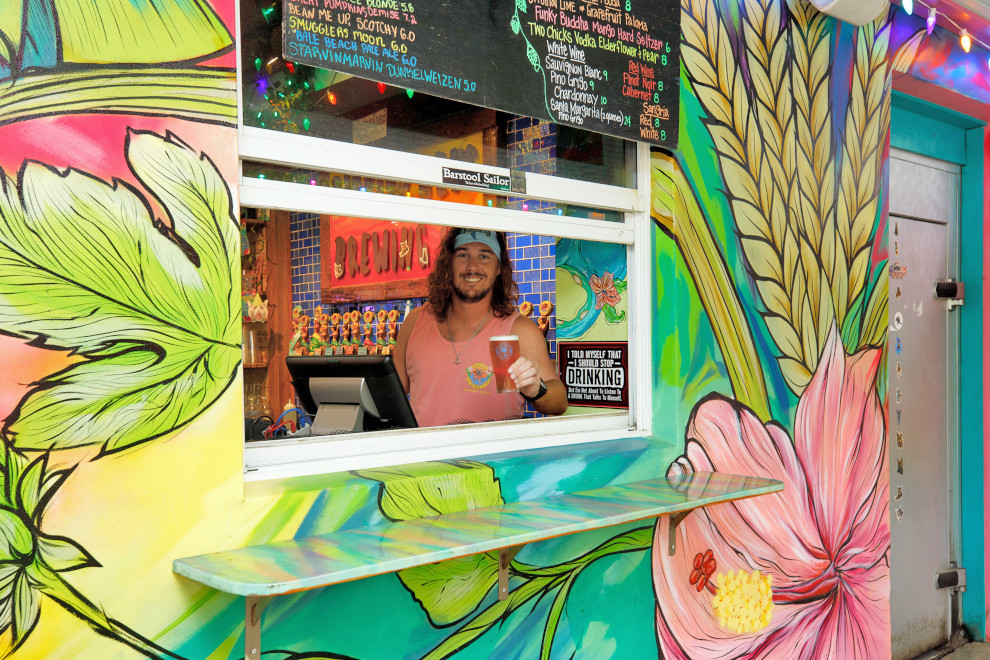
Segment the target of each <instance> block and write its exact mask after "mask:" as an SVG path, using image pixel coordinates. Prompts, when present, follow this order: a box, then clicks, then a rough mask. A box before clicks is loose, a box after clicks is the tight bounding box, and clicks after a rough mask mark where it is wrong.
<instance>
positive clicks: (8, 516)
mask: <svg viewBox="0 0 990 660" xmlns="http://www.w3.org/2000/svg"><path fill="white" fill-rule="evenodd" d="M32 550H34V538H33V536H32V535H31V530H30V529H29V528H28V526H27V525H26V524H25V523H24V519H23V518H21V516H20V515H18V513H17V511H15V510H13V509H10V508H9V507H6V506H0V562H8V561H20V560H21V559H22V558H23V557H27V556H28V555H29V554H30V553H31V551H32Z"/></svg>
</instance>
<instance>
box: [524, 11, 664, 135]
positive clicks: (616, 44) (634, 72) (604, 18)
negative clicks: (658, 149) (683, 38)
mask: <svg viewBox="0 0 990 660" xmlns="http://www.w3.org/2000/svg"><path fill="white" fill-rule="evenodd" d="M647 2H653V3H655V4H661V3H660V2H657V0H637V3H636V6H637V7H642V8H643V11H637V10H636V9H634V6H633V2H632V1H631V0H583V1H582V0H526V4H527V6H528V12H526V14H527V15H525V16H524V15H523V13H522V12H519V13H517V16H518V20H519V21H520V26H519V27H520V28H521V33H522V35H523V37H524V39H525V40H526V43H527V52H528V53H529V58H530V60H531V61H532V60H533V59H534V58H533V54H532V49H535V51H536V54H537V55H538V57H539V60H538V63H537V62H533V66H534V68H536V67H537V66H539V68H540V69H542V71H543V73H544V78H545V83H546V101H547V110H548V111H549V113H550V115H551V116H552V117H553V118H555V119H556V120H557V121H558V122H559V123H565V124H571V125H574V126H582V127H586V128H589V130H599V131H601V132H608V133H611V132H614V127H615V126H620V127H622V128H624V129H625V131H624V132H625V133H626V134H627V135H628V134H629V133H633V135H635V137H637V138H639V139H640V140H643V141H648V142H653V143H657V144H665V145H669V146H673V144H675V143H676V133H677V114H676V112H674V110H675V109H676V106H675V105H674V104H676V99H677V87H676V80H677V74H678V66H677V52H676V50H675V49H676V39H677V36H678V32H677V31H676V29H675V30H674V31H673V33H672V34H671V31H670V30H665V29H664V27H665V26H664V25H662V22H663V21H662V20H661V18H660V17H659V15H658V14H657V13H656V12H654V11H652V10H650V9H647V7H648V5H647ZM672 51H673V53H672ZM672 105H673V106H674V107H672ZM609 129H612V130H609Z"/></svg>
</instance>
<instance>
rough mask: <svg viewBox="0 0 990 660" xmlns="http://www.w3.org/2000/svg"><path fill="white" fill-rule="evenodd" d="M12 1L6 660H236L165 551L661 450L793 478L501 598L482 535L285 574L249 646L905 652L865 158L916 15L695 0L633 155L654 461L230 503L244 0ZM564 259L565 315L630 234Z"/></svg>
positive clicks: (287, 531) (208, 598)
mask: <svg viewBox="0 0 990 660" xmlns="http://www.w3.org/2000/svg"><path fill="white" fill-rule="evenodd" d="M522 4H523V5H524V4H525V3H524V2H523V3H522ZM0 5H2V6H3V7H4V9H6V10H7V11H0V16H3V19H2V20H0V36H2V37H3V38H2V39H0V144H3V145H4V149H3V153H0V168H2V172H3V173H2V195H0V351H3V353H4V365H5V369H4V371H8V370H10V371H11V372H16V373H6V374H0V415H2V417H3V426H2V429H0V433H2V439H3V445H4V446H3V449H2V452H0V638H2V641H3V643H4V645H5V646H4V648H3V650H2V655H3V657H8V656H15V657H18V658H85V657H101V658H102V657H113V654H119V657H128V658H133V657H139V656H145V657H150V658H160V657H172V658H196V659H201V658H209V659H210V660H214V659H219V658H234V657H239V656H240V652H239V650H240V648H242V643H243V603H242V602H241V601H238V600H236V599H233V598H230V597H226V596H223V595H219V594H217V593H215V592H210V591H208V590H196V588H195V586H190V584H189V583H186V582H181V581H180V580H179V579H178V578H176V577H175V576H173V575H172V574H171V572H170V569H169V561H170V559H171V558H174V557H178V556H183V554H195V553H200V552H207V551H210V550H215V549H218V548H219V547H221V546H224V547H234V546H237V545H243V544H248V543H261V542H267V541H270V540H274V539H281V538H287V537H291V536H294V535H307V534H313V533H319V532H320V531H329V530H332V529H335V528H339V527H340V526H342V525H345V524H348V525H356V524H362V523H366V522H369V521H370V522H374V521H376V520H381V519H392V520H401V519H407V518H412V517H421V516H425V515H436V513H442V512H443V511H444V510H456V509H458V508H465V507H469V506H484V505H492V504H497V503H499V502H502V501H504V500H508V499H510V498H519V497H522V496H524V495H525V494H532V493H534V492H535V493H553V492H557V491H558V490H562V489H565V488H567V487H568V484H572V483H573V482H574V481H575V480H578V479H582V478H590V477H589V475H594V476H595V478H600V479H602V480H604V481H608V480H611V479H619V478H628V477H629V475H630V474H633V473H635V471H636V470H639V471H644V470H652V471H654V472H655V471H656V470H657V469H660V470H662V469H667V470H668V471H669V472H670V473H672V474H676V473H682V472H689V471H693V470H716V471H724V472H740V473H746V474H751V475H754V476H763V477H772V478H776V479H781V480H783V481H784V482H785V483H786V488H785V490H784V492H783V493H782V494H780V495H774V496H770V497H764V498H759V499H755V500H752V501H751V502H743V503H739V504H737V505H734V506H730V507H723V508H720V509H717V510H716V509H713V510H711V511H708V512H697V513H695V514H692V515H691V516H690V517H688V518H687V519H686V520H685V521H684V522H683V523H682V524H681V525H680V526H679V527H678V532H677V533H678V535H679V538H678V541H677V542H678V547H680V548H681V550H680V551H679V552H678V554H677V555H676V556H674V557H670V556H668V555H667V553H666V542H664V541H662V540H661V539H659V538H658V537H657V535H658V534H659V531H660V530H659V528H654V526H652V525H639V526H629V527H626V528H622V529H618V530H612V531H609V532H607V533H605V534H604V535H600V536H585V535H579V536H581V538H579V539H563V540H560V541H558V542H552V543H550V542H548V543H547V544H546V545H543V546H541V547H539V548H534V549H532V552H531V554H529V555H526V554H523V555H520V557H519V558H517V560H514V561H513V563H512V566H511V569H510V573H511V575H512V580H513V583H512V584H513V588H512V591H511V594H510V596H509V597H508V598H507V599H506V600H503V601H499V600H497V597H496V596H495V589H496V586H495V584H496V559H495V557H494V556H493V555H491V554H485V555H479V556H475V557H468V558H464V559H458V560H452V561H447V562H443V563H441V564H437V565H434V566H429V567H423V568H418V569H409V570H407V571H403V572H401V573H399V574H398V575H385V576H378V577H375V578H369V579H368V580H362V581H361V582H360V583H350V584H345V585H339V586H337V587H333V588H330V589H326V590H323V591H322V592H320V593H312V594H304V595H293V596H287V597H284V598H283V599H281V602H280V603H279V604H277V605H273V606H271V608H270V609H269V611H268V613H266V616H267V617H271V618H270V619H269V620H266V629H265V639H266V640H271V642H270V643H271V646H268V645H267V644H268V643H267V642H266V647H265V650H264V652H263V654H262V655H263V657H265V658H267V659H274V660H290V659H295V658H362V659H363V660H372V659H377V658H381V659H388V660H392V659H394V658H400V657H402V658H429V659H430V660H439V659H440V658H448V657H454V656H456V657H458V658H488V657H505V658H541V659H542V658H551V657H586V658H609V657H643V658H654V657H657V655H658V654H659V655H660V656H661V657H663V658H692V659H696V660H710V659H712V658H791V657H802V658H823V659H824V658H834V657H840V658H842V657H849V658H883V657H889V611H888V602H887V599H888V593H889V585H888V582H889V578H888V575H887V565H886V554H887V552H888V550H889V529H888V522H887V514H886V510H887V502H888V475H887V468H886V460H887V447H886V444H885V442H886V441H885V421H884V420H885V405H886V404H885V400H886V392H885V384H884V382H883V380H882V378H880V377H879V376H878V366H879V364H881V363H882V360H883V356H884V354H883V351H884V346H885V342H886V326H887V321H886V317H887V278H886V256H887V255H886V242H885V238H884V234H885V226H884V223H883V218H884V210H885V209H884V206H885V198H884V194H885V193H884V180H885V168H886V163H887V150H888V133H889V121H890V85H891V78H890V69H891V66H892V63H893V62H898V61H901V60H904V59H905V58H908V57H915V56H918V52H919V49H922V50H923V49H924V47H925V44H924V39H923V38H921V37H920V36H919V35H918V34H917V31H914V32H911V34H909V35H907V36H905V37H904V39H905V40H904V41H903V42H901V41H898V42H896V43H895V42H894V41H893V40H892V36H891V35H892V32H891V24H890V22H889V19H888V17H887V16H881V17H879V18H878V19H877V21H876V22H874V23H872V24H870V25H867V26H864V27H862V28H858V29H854V28H851V27H849V26H845V25H840V24H839V23H838V22H837V21H835V20H833V19H829V18H827V17H824V16H822V15H819V14H817V13H816V12H815V11H814V10H813V9H811V8H810V6H809V5H807V4H806V3H800V2H797V1H794V2H785V1H783V0H749V1H747V2H744V3H738V2H734V1H732V2H730V1H729V0H720V1H718V2H713V1H706V0H682V5H681V8H682V38H683V44H682V63H681V82H682V85H681V112H682V115H681V119H680V122H681V128H680V134H681V147H680V148H679V149H678V151H677V152H676V153H675V154H674V155H673V156H666V155H663V154H660V153H657V154H654V158H653V172H652V185H653V189H652V218H653V221H654V227H655V231H654V237H655V239H654V244H653V245H652V246H650V247H651V248H652V251H653V256H654V262H655V270H656V277H657V280H658V281H657V283H656V284H657V286H655V287H654V289H655V290H656V291H657V301H656V309H657V313H656V314H655V318H654V319H653V337H652V340H653V353H654V355H655V356H657V358H658V362H657V364H658V366H656V367H655V370H656V372H657V373H656V374H655V377H654V389H655V392H654V401H656V402H658V403H657V404H656V407H657V411H658V412H663V413H664V419H665V422H664V423H665V424H676V425H677V431H676V436H675V435H674V434H673V432H671V434H670V436H669V437H664V438H660V439H659V440H658V444H659V445H661V446H663V449H662V454H663V455H662V459H663V460H662V461H657V460H656V457H657V454H643V455H644V456H647V457H648V459H649V460H645V461H641V462H640V463H636V462H635V460H636V459H628V460H627V459H626V457H625V456H604V455H597V454H596V453H595V452H596V449H594V448H590V449H587V448H586V449H582V450H581V451H582V452H584V454H585V455H584V457H583V458H581V459H573V460H564V459H561V458H560V457H559V455H558V454H555V453H553V450H547V452H546V455H547V456H551V457H552V460H551V459H548V460H547V461H546V462H541V461H538V460H533V459H532V456H530V457H525V458H520V457H518V456H517V457H515V458H511V459H508V458H499V457H496V458H492V457H487V458H484V460H481V459H479V460H462V461H447V462H438V463H427V464H422V465H417V466H402V467H401V468H392V469H381V470H364V471H359V472H355V473H354V474H348V475H333V476H331V477H327V478H326V479H327V481H326V482H323V483H321V485H320V486H319V487H311V488H307V486H306V484H303V485H300V484H297V483H293V484H281V485H280V486H279V487H278V488H276V487H274V486H273V487H272V488H274V489H275V491H277V492H264V493H262V494H257V493H255V494H254V495H253V496H252V497H245V496H244V494H243V488H242V487H243V477H242V472H241V471H242V468H243V464H242V463H241V462H240V453H239V452H240V442H241V439H242V438H241V432H240V428H241V424H242V419H241V416H242V408H241V393H240V392H239V391H238V389H239V383H240V376H239V373H240V372H239V367H240V357H241V356H240V339H239V326H240V316H241V315H240V307H241V296H240V291H239V288H238V287H239V285H238V284H237V282H238V279H237V267H238V262H239V252H240V240H239V233H238V225H237V220H236V214H235V213H234V206H235V204H236V195H235V192H234V191H233V183H232V182H233V181H235V180H236V179H235V171H236V144H237V142H236V131H235V130H234V124H235V116H236V103H237V100H236V99H237V91H236V88H235V87H236V85H235V80H234V69H233V67H232V65H231V62H232V49H233V38H232V36H231V29H230V28H229V26H231V25H233V11H234V3H233V2H232V0H222V1H221V0H217V2H215V3H213V4H212V5H211V4H209V3H207V2H205V0H131V1H130V2H114V3H101V2H96V0H23V1H22V0H6V2H3V3H0ZM111 5H112V10H110V9H107V7H108V6H111ZM516 6H518V4H517V5H516ZM11 8H13V9H14V10H15V11H10V9H11ZM892 11H893V10H892ZM506 20H509V18H508V17H507V18H506ZM919 57H920V56H919ZM918 61H919V62H922V61H924V58H923V57H921V58H920V59H919V60H918ZM42 90H44V92H43V91H42ZM218 130H219V131H220V137H217V136H216V135H214V133H215V132H217V131H218ZM558 249H559V250H560V251H561V252H562V253H573V255H574V257H575V258H574V259H572V260H570V261H569V262H568V263H571V264H572V267H573V268H574V271H573V272H571V273H570V274H571V276H572V277H573V278H574V280H575V282H576V283H577V284H578V286H579V287H580V288H581V290H582V291H583V292H584V294H585V296H584V298H583V300H584V301H585V302H584V305H583V307H582V308H581V311H582V314H581V315H580V317H575V319H571V320H569V322H570V323H571V324H572V325H568V323H565V322H561V324H560V329H559V332H560V336H561V337H563V336H568V337H571V336H580V335H581V333H582V332H584V331H586V330H587V328H588V327H590V326H591V325H592V324H593V323H595V322H596V320H598V319H600V318H601V319H604V322H606V323H610V324H611V323H619V322H622V321H623V320H624V316H625V311H623V310H620V309H618V308H617V305H622V304H623V298H624V294H625V291H626V283H627V273H626V270H625V264H624V261H623V260H622V258H621V254H620V255H619V257H618V258H616V257H615V255H613V254H611V253H608V254H605V253H602V254H597V255H596V254H592V252H590V250H593V248H592V247H588V246H578V245H566V244H565V245H564V246H563V247H560V248H558ZM620 253H621V249H620ZM579 257H580V258H579ZM573 264H579V265H580V264H584V266H582V267H578V266H574V265H573ZM664 274H669V275H670V278H669V280H664V279H663V278H664ZM671 310H673V312H672V311H671ZM568 333H570V334H568ZM880 371H882V370H880ZM878 378H880V380H878ZM672 408H674V409H676V410H674V411H672V410H671V409H672ZM657 417H659V415H657ZM667 420H669V421H667ZM823 429H824V430H823ZM664 430H665V432H666V430H667V429H666V427H665V429H664ZM675 437H676V438H678V440H676V441H675V440H674V438H675ZM664 443H667V444H664ZM152 455H153V456H154V457H153V458H150V457H151V456H152ZM159 474H164V475H166V477H164V478H163V479H162V481H165V482H166V483H165V484H164V485H161V484H159V481H158V475H159ZM153 483H154V484H158V485H156V486H152V485H151V484H153ZM327 483H330V484H331V485H330V486H328V485H326V484H327ZM114 488H118V489H119V492H112V491H113V489H114ZM156 488H160V490H156ZM69 492H71V493H72V495H71V496H68V495H66V493H69ZM108 502H109V504H108ZM148 520H153V521H154V524H155V525H156V527H154V531H155V532H156V534H152V533H150V532H149V531H148V530H149V529H152V527H151V525H143V523H145V522H146V521H148ZM812 521H814V524H813V523H812ZM62 525H65V526H67V527H71V528H72V529H73V530H74V531H73V532H72V533H69V532H66V531H64V530H63V529H62V528H61V526H62ZM87 528H92V529H93V530H95V531H92V533H91V534H89V535H87V537H86V538H87V540H85V541H81V540H80V538H82V536H81V534H83V533H84V532H85V531H86V529H87ZM139 528H140V529H142V530H143V531H144V532H145V535H146V536H147V538H144V537H143V536H142V535H141V534H138V533H132V530H134V529H139ZM122 529H123V531H121V530H122ZM122 539H123V540H122ZM180 553H181V554H180ZM145 554H148V555H154V556H153V557H152V558H150V559H148V560H147V563H141V562H139V561H138V559H136V558H138V557H143V555H145ZM94 574H101V575H112V577H106V578H101V577H93V575H94ZM606 585H607V588H606ZM139 592H140V593H139ZM146 592H148V593H146ZM606 592H608V593H609V594H610V595H605V593H606ZM149 593H150V595H149ZM606 598H611V599H612V600H604V599H606ZM108 601H112V604H113V606H111V604H108ZM118 603H119V604H120V605H119V606H118V605H117V604H118ZM601 603H607V604H608V605H601ZM111 611H112V612H113V614H111ZM328 612H330V613H332V616H328V614H327V613H328ZM383 613H386V614H387V616H386V615H385V614H383ZM268 621H271V624H272V625H271V626H270V627H269V626H268V625H267V623H268ZM372 622H373V623H372ZM276 623H277V624H278V625H277V626H276V625H275V624H276ZM46 626H51V627H48V628H46ZM66 631H69V632H68V633H66ZM90 644H94V645H95V644H101V645H100V646H98V647H96V646H90ZM93 648H98V649H99V650H97V651H93V650H91V649H93ZM316 649H323V650H316ZM87 654H90V655H87Z"/></svg>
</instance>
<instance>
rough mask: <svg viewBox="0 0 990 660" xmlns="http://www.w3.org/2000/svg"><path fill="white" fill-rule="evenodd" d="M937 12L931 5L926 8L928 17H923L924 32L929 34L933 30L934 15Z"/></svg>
mask: <svg viewBox="0 0 990 660" xmlns="http://www.w3.org/2000/svg"><path fill="white" fill-rule="evenodd" d="M937 13H938V12H936V11H935V8H934V7H932V8H931V9H929V10H928V18H926V19H925V32H927V33H928V34H931V33H932V32H933V31H934V30H935V16H936V15H937Z"/></svg>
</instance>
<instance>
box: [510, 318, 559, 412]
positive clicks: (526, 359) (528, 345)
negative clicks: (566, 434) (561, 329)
mask: <svg viewBox="0 0 990 660" xmlns="http://www.w3.org/2000/svg"><path fill="white" fill-rule="evenodd" d="M512 334H514V335H518V337H519V351H520V352H521V353H522V357H521V358H519V359H518V360H516V361H515V362H514V363H513V364H512V366H510V367H509V374H510V375H511V376H512V379H513V380H514V381H515V383H516V386H517V387H519V391H520V392H521V393H522V394H525V395H526V396H536V395H537V394H538V393H539V391H540V380H541V379H542V380H543V382H544V383H546V386H547V393H546V394H544V395H543V396H541V397H540V398H539V399H537V400H536V401H533V402H532V403H531V404H530V405H532V406H533V407H534V408H535V409H536V410H537V412H541V413H543V414H544V415H560V414H562V413H563V412H564V411H565V410H567V389H566V388H565V387H564V384H563V383H562V382H560V379H559V378H558V377H557V369H556V367H554V364H553V360H551V359H550V354H549V353H548V352H547V340H546V338H545V337H544V336H543V333H542V332H540V329H539V328H538V327H536V324H535V323H533V322H532V321H530V320H529V319H528V318H526V317H524V316H520V317H519V318H517V319H516V320H515V321H513V323H512Z"/></svg>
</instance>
